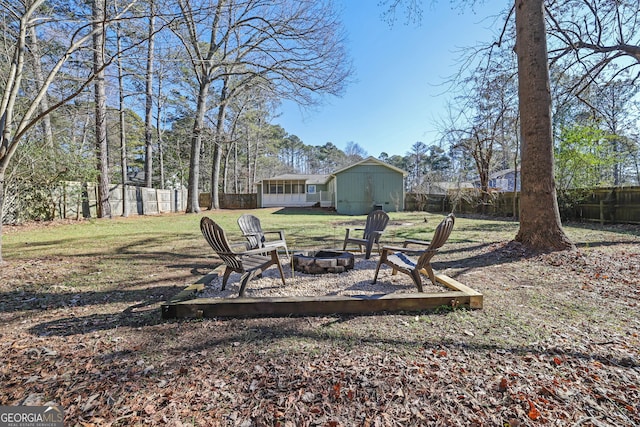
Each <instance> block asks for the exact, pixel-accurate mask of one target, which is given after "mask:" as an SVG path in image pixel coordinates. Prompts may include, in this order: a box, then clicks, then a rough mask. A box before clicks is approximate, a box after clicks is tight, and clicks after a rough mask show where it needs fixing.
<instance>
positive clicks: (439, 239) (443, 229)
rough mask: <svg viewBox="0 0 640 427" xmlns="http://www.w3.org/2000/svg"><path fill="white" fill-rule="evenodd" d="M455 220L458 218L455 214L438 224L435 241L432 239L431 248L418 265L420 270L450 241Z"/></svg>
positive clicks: (422, 256)
mask: <svg viewBox="0 0 640 427" xmlns="http://www.w3.org/2000/svg"><path fill="white" fill-rule="evenodd" d="M455 220H456V217H455V216H454V215H453V213H450V214H449V215H447V216H446V217H445V218H444V219H443V220H442V221H440V224H438V226H437V227H436V230H435V232H434V233H433V239H431V242H430V243H429V246H428V247H427V249H426V251H425V252H424V253H423V254H422V255H420V258H419V259H418V262H417V265H418V266H419V268H422V267H424V265H425V264H427V263H428V262H429V261H430V260H431V258H433V256H434V255H435V254H436V252H438V250H439V249H440V248H441V247H442V245H444V244H445V243H446V241H447V240H448V239H449V236H450V235H451V230H453V225H454V223H455Z"/></svg>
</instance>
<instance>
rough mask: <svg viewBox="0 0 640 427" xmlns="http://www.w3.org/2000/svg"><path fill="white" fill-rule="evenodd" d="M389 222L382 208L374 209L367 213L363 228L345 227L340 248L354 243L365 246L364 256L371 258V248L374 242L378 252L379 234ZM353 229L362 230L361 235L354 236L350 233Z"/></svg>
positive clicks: (380, 234)
mask: <svg viewBox="0 0 640 427" xmlns="http://www.w3.org/2000/svg"><path fill="white" fill-rule="evenodd" d="M388 222H389V215H387V213H386V212H385V211H383V210H375V211H373V212H371V213H370V214H369V215H367V222H366V223H365V226H364V228H347V233H346V235H345V236H344V244H343V245H342V250H343V251H344V250H346V249H347V244H349V243H355V244H357V245H358V246H359V247H360V252H362V247H363V246H364V247H365V258H366V259H369V258H371V249H372V248H373V244H374V243H375V244H376V245H377V246H378V252H380V236H382V233H383V232H384V229H385V228H386V227H387V223H388ZM354 231H363V233H362V237H361V238H360V237H355V236H354V235H353V234H352V233H353V232H354Z"/></svg>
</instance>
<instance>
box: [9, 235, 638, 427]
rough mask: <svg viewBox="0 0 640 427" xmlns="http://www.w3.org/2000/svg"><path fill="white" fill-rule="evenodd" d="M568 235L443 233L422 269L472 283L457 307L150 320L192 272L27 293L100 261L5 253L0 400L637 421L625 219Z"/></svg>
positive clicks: (634, 264) (467, 422)
mask: <svg viewBox="0 0 640 427" xmlns="http://www.w3.org/2000/svg"><path fill="white" fill-rule="evenodd" d="M7 232H11V230H7ZM581 233H582V234H580V235H576V236H571V237H572V239H573V240H574V241H575V242H576V243H577V244H578V250H576V251H570V252H557V253H551V254H538V255H536V254H529V253H527V252H526V251H524V250H523V249H522V247H520V246H519V245H517V244H514V243H509V242H490V241H489V242H486V243H484V244H469V243H465V242H459V243H455V244H450V245H447V246H446V247H445V248H444V250H443V251H442V253H441V254H439V256H438V257H437V258H436V259H434V267H435V268H436V270H438V271H439V272H444V273H445V274H447V275H449V276H451V277H454V278H455V279H456V280H458V281H460V282H462V283H465V284H467V285H469V286H471V287H473V288H474V289H476V290H478V291H480V292H482V293H483V295H484V308H483V309H482V310H472V311H470V310H459V309H444V308H443V309H442V310H438V311H436V312H430V313H404V314H384V315H371V316H340V315H334V316H321V317H294V318H257V319H205V320H193V321H163V320H161V319H160V312H159V306H160V304H161V303H162V302H163V301H165V300H167V299H168V298H170V297H171V296H172V295H175V294H176V293H177V292H179V291H180V290H182V287H181V286H179V285H177V284H176V283H181V282H182V283H184V282H186V281H188V280H191V279H192V277H193V272H190V271H185V273H184V275H185V276H184V277H177V276H176V272H175V271H171V272H169V271H167V270H162V269H161V268H158V270H157V271H156V272H154V276H153V281H152V282H151V283H149V281H140V283H139V284H137V285H132V286H130V287H128V288H127V289H126V290H122V291H113V292H78V291H77V290H75V289H64V288H61V287H58V288H56V287H55V286H51V288H50V289H46V290H42V289H39V290H37V291H36V290H34V289H33V288H32V287H30V285H29V284H30V283H33V282H34V281H37V280H38V278H45V277H46V278H48V280H53V281H55V277H56V275H60V274H62V272H63V271H65V270H68V269H74V268H75V267H74V262H84V263H86V262H99V261H100V260H99V257H97V256H95V258H92V259H89V260H87V259H83V260H78V261H74V260H71V259H66V258H62V257H50V258H47V259H34V260H30V261H29V262H28V263H19V264H18V263H6V264H5V265H3V266H2V267H0V295H1V299H0V405H23V404H45V403H48V402H53V403H55V404H58V405H61V406H62V407H63V409H64V411H65V426H138V425H168V426H408V425H424V426H637V425H640V390H638V387H640V338H639V336H638V334H639V333H640V316H639V314H638V313H639V310H640V307H639V304H640V237H638V236H640V233H639V230H638V228H637V227H630V226H628V227H622V226H619V227H614V228H609V229H608V231H607V232H606V233H605V232H602V231H600V230H598V229H597V227H593V228H585V229H584V231H583V232H581ZM52 278H53V279H52Z"/></svg>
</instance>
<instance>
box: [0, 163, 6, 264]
mask: <svg viewBox="0 0 640 427" xmlns="http://www.w3.org/2000/svg"><path fill="white" fill-rule="evenodd" d="M0 169H1V170H0V265H2V263H3V262H4V261H3V259H2V217H3V212H4V176H5V172H4V168H3V167H2V166H0Z"/></svg>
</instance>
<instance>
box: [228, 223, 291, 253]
mask: <svg viewBox="0 0 640 427" xmlns="http://www.w3.org/2000/svg"><path fill="white" fill-rule="evenodd" d="M238 226H240V230H241V231H242V235H243V236H244V237H246V238H247V240H248V241H249V245H250V248H251V249H258V248H268V249H271V248H276V249H277V248H284V252H285V254H286V255H287V259H289V249H287V241H286V240H285V238H284V230H276V231H264V230H262V226H261V225H260V219H258V218H257V217H256V216H253V215H250V214H244V215H241V216H240V218H238ZM267 234H273V235H275V234H277V238H274V239H270V240H267V238H266V235H267Z"/></svg>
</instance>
